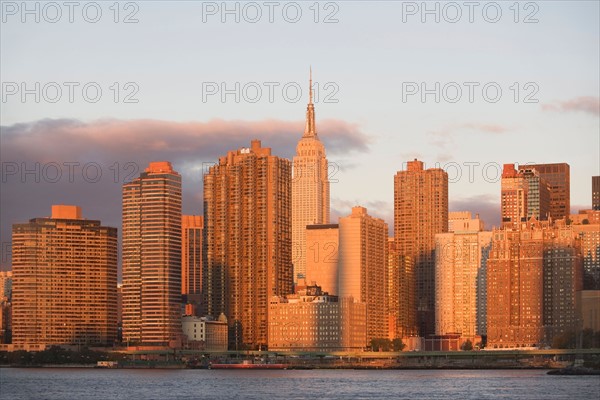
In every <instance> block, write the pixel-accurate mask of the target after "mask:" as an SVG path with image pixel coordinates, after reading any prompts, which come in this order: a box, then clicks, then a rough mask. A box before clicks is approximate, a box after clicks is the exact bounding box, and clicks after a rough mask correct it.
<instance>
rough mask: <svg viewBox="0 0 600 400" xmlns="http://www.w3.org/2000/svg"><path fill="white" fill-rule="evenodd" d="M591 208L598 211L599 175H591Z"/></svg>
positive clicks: (599, 209)
mask: <svg viewBox="0 0 600 400" xmlns="http://www.w3.org/2000/svg"><path fill="white" fill-rule="evenodd" d="M592 210H597V211H600V176H592Z"/></svg>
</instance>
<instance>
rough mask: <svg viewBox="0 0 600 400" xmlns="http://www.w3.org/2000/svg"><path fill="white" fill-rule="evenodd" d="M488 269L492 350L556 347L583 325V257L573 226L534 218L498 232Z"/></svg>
mask: <svg viewBox="0 0 600 400" xmlns="http://www.w3.org/2000/svg"><path fill="white" fill-rule="evenodd" d="M487 266H488V267H487V335H488V336H487V343H488V347H492V348H514V347H516V348H519V347H538V346H543V345H551V344H552V339H553V338H554V337H555V336H556V335H559V334H562V333H564V332H566V331H568V330H574V329H576V328H577V327H578V326H579V325H578V324H579V318H578V316H577V309H576V293H577V291H579V290H581V288H582V257H581V243H580V239H579V237H578V235H577V234H576V233H575V232H574V230H573V229H572V227H570V226H567V225H565V224H564V223H557V224H555V225H552V224H550V223H549V222H545V221H543V222H540V221H536V220H533V219H532V220H530V221H528V222H525V223H523V224H521V225H520V226H519V227H517V228H516V229H513V228H504V229H496V230H494V231H493V232H492V249H491V251H490V256H489V259H488V263H487Z"/></svg>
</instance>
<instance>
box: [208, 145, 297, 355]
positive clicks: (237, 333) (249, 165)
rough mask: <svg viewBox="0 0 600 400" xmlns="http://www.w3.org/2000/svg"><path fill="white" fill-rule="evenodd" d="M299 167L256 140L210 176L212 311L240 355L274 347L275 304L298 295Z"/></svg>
mask: <svg viewBox="0 0 600 400" xmlns="http://www.w3.org/2000/svg"><path fill="white" fill-rule="evenodd" d="M291 169H292V168H291V163H290V161H289V160H286V159H283V158H279V157H277V156H274V155H272V154H271V149H270V148H265V147H261V143H260V141H259V140H253V141H252V144H251V147H250V148H242V149H239V150H237V151H230V152H228V153H227V155H226V156H224V157H221V158H220V159H219V163H218V164H216V165H214V166H212V167H211V168H210V170H209V171H208V173H206V174H205V175H204V223H205V225H204V235H205V243H204V249H205V251H204V263H203V264H204V273H203V280H204V290H203V297H204V308H205V309H204V311H205V313H206V314H208V315H212V316H214V317H218V316H219V315H220V314H221V313H224V314H225V315H226V316H227V320H228V322H229V325H230V335H229V339H230V346H232V348H234V349H242V348H244V347H248V348H258V347H260V346H265V345H267V335H268V307H269V298H270V297H271V296H283V295H287V294H289V293H291V292H292V283H293V278H292V273H293V267H292V232H291V227H292V224H291V222H292V221H291V217H292V210H291V206H292V204H291V203H292V199H291V194H292V193H291V192H292V190H291V189H292V188H291V179H292V171H291Z"/></svg>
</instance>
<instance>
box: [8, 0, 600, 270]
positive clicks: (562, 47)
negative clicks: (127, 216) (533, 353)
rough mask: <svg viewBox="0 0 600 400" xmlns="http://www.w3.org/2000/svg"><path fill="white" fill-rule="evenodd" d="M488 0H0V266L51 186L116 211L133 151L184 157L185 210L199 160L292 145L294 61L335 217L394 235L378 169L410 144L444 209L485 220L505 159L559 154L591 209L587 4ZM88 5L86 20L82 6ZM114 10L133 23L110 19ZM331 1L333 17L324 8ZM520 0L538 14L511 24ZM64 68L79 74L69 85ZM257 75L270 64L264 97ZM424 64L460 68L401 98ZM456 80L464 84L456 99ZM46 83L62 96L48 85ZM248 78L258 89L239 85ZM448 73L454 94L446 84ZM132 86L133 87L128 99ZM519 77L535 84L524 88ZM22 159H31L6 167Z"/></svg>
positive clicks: (591, 36)
mask: <svg viewBox="0 0 600 400" xmlns="http://www.w3.org/2000/svg"><path fill="white" fill-rule="evenodd" d="M11 3H12V2H11ZM488 3H489V2H480V6H479V7H477V8H475V10H474V12H473V19H474V22H472V23H471V22H469V16H468V11H469V10H468V9H467V8H466V7H462V6H460V5H461V4H463V3H462V2H458V3H455V4H458V5H459V7H462V9H459V11H460V12H461V13H462V17H461V18H460V19H459V20H457V22H454V23H452V22H450V21H449V20H452V19H455V17H456V9H451V8H449V7H446V8H444V6H445V5H446V3H435V2H431V3H428V4H429V5H430V7H431V9H433V7H435V5H436V4H438V6H439V9H440V22H439V23H436V22H435V20H434V16H432V15H422V14H421V12H420V11H421V10H418V11H416V13H415V14H412V12H413V11H414V8H411V7H413V6H416V7H421V2H416V3H412V2H384V1H382V2H369V3H367V2H361V1H352V2H332V3H320V4H318V7H317V8H318V9H319V15H318V16H316V15H315V8H314V7H315V6H314V5H313V3H312V2H309V3H294V4H297V5H298V7H299V9H300V10H301V11H302V15H301V17H300V18H299V20H298V22H296V23H292V22H288V21H287V20H286V19H288V20H291V19H293V17H294V16H295V12H294V10H295V9H292V8H291V7H289V6H287V8H286V10H287V11H286V12H287V14H285V15H284V12H283V9H284V8H285V7H286V4H289V3H285V2H282V3H280V4H279V6H278V7H276V8H275V10H274V13H273V19H274V22H273V23H270V22H269V20H268V18H269V17H268V9H267V7H266V6H264V4H263V3H262V2H258V3H255V4H257V5H258V7H259V8H258V10H260V12H261V13H262V17H261V18H260V20H258V21H257V22H255V23H252V22H251V21H249V20H251V19H253V18H254V17H255V15H256V10H255V9H250V8H246V9H244V7H243V6H244V4H242V3H229V6H230V7H231V9H233V8H234V7H235V6H236V4H238V7H239V15H238V16H239V22H236V21H235V17H236V16H235V15H233V14H231V15H228V14H223V13H222V10H216V11H215V9H214V7H217V8H219V7H221V4H222V3H221V2H216V3H212V2H204V3H200V2H197V3H195V2H179V3H177V6H176V7H175V6H173V4H172V3H171V4H169V5H167V4H166V3H162V2H139V3H132V4H135V5H136V7H137V8H134V7H132V8H128V9H124V8H123V7H122V8H121V9H120V10H119V15H118V20H119V22H117V23H115V22H114V17H115V16H116V15H115V12H114V10H113V9H109V7H110V6H111V4H112V2H108V3H102V2H101V3H100V4H101V11H102V15H101V17H100V18H99V21H98V22H96V23H91V22H87V21H86V20H85V18H84V17H83V15H82V7H80V8H77V9H75V10H74V14H73V19H74V22H73V23H70V22H69V20H68V15H67V14H68V10H67V9H66V8H63V9H62V10H60V11H61V13H62V18H60V20H58V21H57V22H55V23H52V22H49V21H48V20H49V19H52V18H54V16H55V10H51V9H49V8H48V9H46V11H45V12H46V14H44V11H43V8H41V9H40V21H39V22H35V21H34V16H31V15H29V16H28V15H24V16H22V15H21V14H20V10H16V11H15V10H14V9H11V8H8V9H7V8H6V7H7V6H6V2H4V3H3V5H2V7H3V9H2V18H3V20H2V24H1V32H0V33H1V34H0V46H1V47H0V48H1V54H0V70H1V77H2V104H1V115H0V123H1V150H0V155H1V159H2V190H1V191H0V220H1V226H0V241H2V243H3V246H2V252H3V257H2V258H3V259H2V267H3V268H4V269H6V268H7V267H8V265H9V264H8V259H7V257H6V253H7V250H6V243H9V242H10V235H11V224H13V223H16V222H23V221H26V220H28V219H30V218H34V217H41V216H47V215H49V213H50V206H51V205H52V204H75V205H80V206H81V207H82V209H83V215H84V217H86V218H90V219H100V220H101V221H102V222H103V224H105V225H109V226H117V227H119V228H120V224H121V223H120V218H121V185H122V183H123V182H124V181H126V180H128V179H131V178H133V177H134V176H137V175H139V172H141V170H142V169H143V168H145V167H146V166H147V164H148V162H149V161H159V160H167V161H171V162H172V163H173V165H174V168H175V169H176V170H177V171H179V172H180V173H181V174H182V175H183V190H184V203H183V211H184V213H188V214H201V213H202V170H203V168H206V166H207V165H210V163H213V162H215V161H217V158H218V157H219V156H221V155H224V154H225V153H226V152H227V151H228V150H233V149H237V148H240V147H246V146H249V144H250V140H252V139H254V138H257V139H261V140H262V142H263V146H267V147H272V148H273V152H274V153H275V154H276V155H280V156H284V157H289V158H291V157H292V156H293V154H294V152H295V146H296V143H297V141H298V139H299V138H300V137H301V135H302V132H303V128H304V116H305V109H306V103H307V101H308V74H309V68H310V66H312V70H313V80H314V81H315V82H316V83H318V84H319V90H318V95H319V96H318V98H317V99H316V101H315V108H316V118H317V131H318V134H319V136H320V137H321V139H322V140H323V141H324V142H325V146H326V150H327V153H328V159H329V161H330V162H331V163H333V164H334V165H335V166H336V167H335V168H333V169H332V176H331V179H332V184H331V207H332V216H335V217H336V218H337V216H339V215H346V214H349V213H350V208H351V207H352V206H353V205H363V206H365V207H367V208H368V210H369V213H370V214H372V215H375V216H378V217H381V218H384V219H386V221H387V222H388V224H390V235H391V234H393V229H392V226H393V217H392V216H393V208H392V206H393V175H394V174H395V172H396V171H397V170H400V169H402V168H403V163H404V162H406V161H408V160H412V159H413V158H419V159H420V160H423V161H424V162H425V163H426V165H427V166H428V167H433V166H435V164H436V163H439V166H441V167H444V168H445V169H447V171H448V173H449V178H450V182H451V184H450V189H449V190H450V193H449V195H450V209H451V210H470V211H472V212H474V213H475V212H479V213H480V214H481V215H482V218H483V219H484V220H485V221H486V223H487V224H486V226H487V227H488V228H491V226H492V225H498V224H499V195H500V180H499V175H498V173H499V168H501V165H502V164H504V163H512V162H517V163H528V162H529V163H552V162H567V163H569V164H570V166H571V206H572V211H573V212H576V210H578V209H580V208H589V207H590V205H591V176H592V175H599V174H600V166H599V148H600V139H599V132H600V106H599V96H600V82H599V79H600V78H599V74H598V71H599V68H600V66H599V59H600V55H599V48H600V43H599V38H600V28H599V26H600V24H599V15H600V9H599V3H598V2H597V1H583V2H560V1H552V2H535V3H528V4H535V7H533V6H532V7H530V8H527V9H525V8H524V3H521V7H520V9H519V15H518V17H517V16H516V15H515V10H514V9H511V8H510V7H511V5H512V4H513V2H499V3H494V4H500V10H501V13H502V14H501V16H500V17H499V20H498V22H496V23H492V22H488V21H486V18H487V19H490V20H491V19H494V18H493V17H494V15H495V14H494V12H495V9H490V7H488V8H486V10H487V13H488V14H486V15H484V14H483V11H482V10H483V9H484V8H485V6H486V4H488ZM14 4H15V5H16V7H20V2H18V3H14ZM40 4H42V5H43V4H44V3H40ZM81 4H85V2H84V3H81ZM121 6H123V3H121ZM40 7H41V6H40ZM310 7H313V8H310ZM244 10H245V11H244ZM444 10H445V11H444ZM15 12H16V14H14V13H15ZM86 12H87V13H88V14H87V15H86V18H88V19H93V18H91V17H90V16H93V15H94V13H93V10H89V9H88V10H87V11H86ZM13 14H14V15H13ZM129 14H131V16H130V18H135V19H137V20H138V22H137V23H123V19H124V18H125V16H127V15H129ZM327 15H329V19H331V20H333V19H337V20H338V21H337V22H334V21H332V23H324V21H323V20H324V19H325V18H326V16H327ZM490 16H491V17H490ZM528 16H529V17H528ZM22 17H26V22H25V23H23V22H22V21H21V18H22ZM315 17H317V18H318V22H316V23H315V21H314V19H315ZM423 17H425V18H426V20H425V22H423V21H422V18H423ZM515 17H517V18H518V20H519V22H515V21H514V20H515ZM527 17H528V18H529V19H530V20H533V19H537V20H538V22H533V23H524V22H523V20H524V19H526V18H527ZM222 18H225V22H223V21H222ZM36 82H39V87H40V90H39V92H38V94H39V97H40V98H39V99H38V100H39V102H36V99H35V94H29V95H25V98H22V96H21V95H22V92H21V89H22V88H23V87H26V88H28V89H34V88H35V85H36ZM51 82H56V85H54V84H50V85H48V84H49V83H51ZM64 82H75V83H76V84H72V85H74V86H72V87H73V88H74V92H73V99H72V100H73V101H72V102H70V101H69V98H68V97H69V96H68V91H69V90H68V86H67V85H65V84H64ZM115 82H116V83H117V86H114V84H115ZM236 82H238V83H239V86H240V88H243V87H244V86H245V87H246V88H247V89H248V90H247V91H246V96H244V93H243V90H241V89H240V99H239V102H236V99H235V96H234V95H233V94H230V95H227V96H226V97H225V99H224V100H225V101H223V99H222V98H221V95H220V93H218V94H215V95H209V94H208V93H207V92H206V90H207V89H208V88H219V90H220V87H221V84H222V83H223V84H224V85H225V86H226V87H227V88H229V89H234V88H235V85H236ZM253 82H255V83H256V84H253ZM264 82H272V83H273V84H272V85H273V87H274V92H273V99H272V100H273V101H270V99H269V95H268V86H266V85H265V84H264ZM422 82H423V83H425V85H426V87H427V88H429V89H433V88H434V87H435V84H436V82H439V83H440V88H443V87H444V85H447V84H448V83H450V82H456V83H457V84H456V85H454V84H453V85H450V86H448V85H447V86H446V87H447V88H449V90H448V91H447V92H446V96H444V93H440V101H439V102H438V103H436V102H435V99H434V94H430V95H427V97H426V98H425V101H424V102H423V101H422V99H421V96H420V93H418V94H415V95H412V96H408V97H407V98H406V99H405V100H406V101H403V93H404V95H405V97H406V90H404V92H403V88H404V89H407V88H408V87H412V88H414V87H420V85H421V83H422ZM464 82H473V83H474V85H475V86H473V87H474V92H473V93H474V97H473V101H472V102H470V101H469V93H468V91H469V89H468V86H465V85H464V84H463V83H464ZM515 82H516V83H517V84H516V86H515ZM23 83H24V85H23ZM88 83H93V86H94V87H100V88H101V90H102V95H101V96H100V97H99V99H98V101H97V102H95V103H93V102H91V101H88V100H89V99H88V100H86V98H85V97H84V94H82V87H83V86H84V85H86V84H88ZM128 83H130V84H129V86H126V85H127V84H128ZM289 83H291V84H289ZM412 83H414V84H412ZM488 83H491V84H493V85H491V86H493V87H499V88H501V90H502V94H501V96H499V98H498V101H497V102H491V101H488V100H486V98H485V97H484V94H483V93H482V87H483V86H484V85H486V84H488ZM286 84H288V86H290V87H292V89H290V90H289V91H288V94H289V93H292V94H293V93H294V90H293V89H294V88H295V87H297V85H300V87H301V89H302V93H300V94H298V96H296V97H297V99H293V98H290V96H287V97H286V96H285V93H284V92H283V91H282V87H283V86H284V85H286ZM326 84H329V85H328V86H325V85H326ZM77 85H78V86H77ZM477 85H478V86H477ZM56 86H59V87H61V88H62V96H61V97H60V99H58V100H56V102H54V103H53V102H51V101H53V100H54V99H56V92H55V88H56ZM257 86H258V87H260V88H261V90H262V96H260V97H258V98H257V99H256V101H255V102H252V100H253V98H254V97H255V95H256V92H255V91H254V89H255V88H256V87H257ZM456 86H459V87H461V88H462V96H461V97H460V98H459V99H458V100H457V101H456V102H454V103H453V102H451V101H450V100H452V98H454V97H455V92H454V91H453V90H454V89H453V88H455V87H456ZM44 87H46V90H45V92H44V90H43V88H44ZM117 87H118V92H119V99H118V102H115V98H114V94H115V92H116V91H117ZM517 87H518V88H519V89H518V90H519V99H518V101H517V102H515V99H514V95H515V91H516V88H517ZM511 88H512V89H511ZM134 89H137V92H136V93H133V92H135V90H134ZM15 91H16V92H15ZM34 91H35V89H34ZM13 92H15V93H13ZM440 92H442V90H441V89H440ZM89 93H92V91H90V92H88V95H89ZM490 93H493V90H491V89H490V91H489V92H488V94H490ZM128 94H130V95H131V97H130V99H135V100H138V102H137V103H125V102H124V100H125V97H126V95H128ZM327 95H329V101H326V100H325V97H327ZM527 95H530V100H538V101H537V102H525V98H526V97H527ZM293 100H295V101H293ZM332 100H334V101H336V102H333V101H332ZM35 163H40V164H39V170H38V172H34V173H30V174H28V175H26V176H24V177H22V176H21V172H23V171H22V169H23V167H27V168H28V169H32V170H33V169H34V168H35ZM65 163H66V164H65ZM128 163H129V164H128ZM474 163H479V164H474ZM486 164H487V172H488V176H487V177H484V174H483V173H482V172H483V166H484V165H486ZM69 165H71V168H72V170H71V172H73V176H72V179H70V177H69V172H70V171H69V167H68V166H69ZM469 165H471V166H472V167H471V168H472V172H473V176H472V179H470V178H469ZM57 166H58V167H59V168H60V171H59V172H60V173H61V174H62V175H61V176H58V175H57ZM83 166H86V172H87V173H88V175H87V176H86V177H85V179H84V177H83V175H82V172H83ZM457 166H459V167H460V168H461V169H460V175H459V170H458V169H457ZM338 167H339V170H338ZM98 170H99V171H101V173H102V176H98V177H96V171H98ZM336 181H337V182H336Z"/></svg>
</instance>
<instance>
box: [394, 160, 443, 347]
mask: <svg viewBox="0 0 600 400" xmlns="http://www.w3.org/2000/svg"><path fill="white" fill-rule="evenodd" d="M447 231H448V174H447V173H446V172H445V171H443V170H442V169H441V168H430V169H427V170H426V169H424V167H423V162H422V161H418V160H416V159H415V160H414V161H409V162H408V163H407V167H406V170H405V171H398V172H397V173H396V175H395V176H394V240H395V245H396V250H397V251H398V252H399V254H400V255H404V256H409V257H410V258H411V259H412V261H413V262H414V266H415V267H414V268H415V282H416V290H415V296H416V309H417V325H418V329H419V333H420V335H421V336H424V335H427V334H433V333H434V332H435V255H434V251H435V235H436V234H438V233H443V232H447Z"/></svg>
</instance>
